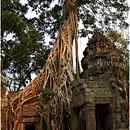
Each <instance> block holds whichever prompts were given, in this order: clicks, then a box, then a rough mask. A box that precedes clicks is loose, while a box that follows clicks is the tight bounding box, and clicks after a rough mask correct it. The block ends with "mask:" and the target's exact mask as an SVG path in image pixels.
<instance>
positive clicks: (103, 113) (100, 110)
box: [95, 104, 111, 130]
mask: <svg viewBox="0 0 130 130" xmlns="http://www.w3.org/2000/svg"><path fill="white" fill-rule="evenodd" d="M109 108H110V107H109V105H108V104H96V109H95V116H96V130H111V124H110V110H109Z"/></svg>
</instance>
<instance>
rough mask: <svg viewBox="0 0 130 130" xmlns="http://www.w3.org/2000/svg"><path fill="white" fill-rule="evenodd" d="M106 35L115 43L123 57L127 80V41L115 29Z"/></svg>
mask: <svg viewBox="0 0 130 130" xmlns="http://www.w3.org/2000/svg"><path fill="white" fill-rule="evenodd" d="M107 37H108V38H109V39H110V40H111V41H112V42H113V43H115V44H116V47H117V51H118V52H119V53H120V54H121V56H122V57H123V68H124V69H125V71H126V72H127V82H128V81H129V49H128V46H129V41H128V39H125V38H123V36H122V35H121V33H118V32H117V31H109V32H108V33H107Z"/></svg>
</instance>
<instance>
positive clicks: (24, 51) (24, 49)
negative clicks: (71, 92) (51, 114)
mask: <svg viewBox="0 0 130 130" xmlns="http://www.w3.org/2000/svg"><path fill="white" fill-rule="evenodd" d="M68 1H69V2H70V1H72V2H73V0H68ZM53 2H55V0H44V1H43V0H27V4H24V5H23V4H21V3H20V1H19V0H2V1H1V16H2V30H1V41H2V50H1V56H2V61H3V68H2V70H3V82H2V85H3V87H7V88H8V89H9V90H10V91H21V90H22V89H23V88H24V87H25V86H26V85H27V83H29V82H30V81H31V80H32V79H31V75H32V74H33V73H35V74H38V73H39V72H40V70H41V69H42V67H43V65H44V64H45V63H46V59H47V57H48V55H49V52H50V47H49V46H47V45H46V44H45V35H48V36H50V38H51V39H53V40H52V42H50V43H51V45H52V44H53V43H54V42H53V41H54V40H55V39H56V34H57V32H58V31H59V27H60V25H61V23H62V22H61V21H62V19H63V17H64V15H63V5H64V1H63V0H58V3H57V4H55V5H54V6H53V7H52V3H53ZM29 7H32V10H33V11H35V12H36V13H37V15H38V17H34V18H30V19H28V18H26V14H27V12H28V10H29ZM69 9H73V10H76V11H77V15H78V21H79V20H82V22H83V24H84V29H81V30H78V35H79V36H81V37H85V36H86V35H89V34H92V33H94V32H97V31H100V32H101V31H102V32H106V31H108V30H111V29H114V28H116V27H119V28H122V29H123V28H127V27H128V23H127V22H126V19H127V17H128V15H127V13H128V11H129V7H128V3H127V0H118V1H115V0H111V1H107V0H103V1H99V0H94V1H91V0H76V1H75V2H74V6H72V5H71V7H69ZM68 12H69V10H68ZM68 12H66V16H65V17H66V18H67V17H68V15H67V14H68ZM10 36H11V37H10ZM7 37H8V38H7ZM9 37H10V38H9ZM120 51H122V48H120Z"/></svg>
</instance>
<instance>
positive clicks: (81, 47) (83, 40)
mask: <svg viewBox="0 0 130 130" xmlns="http://www.w3.org/2000/svg"><path fill="white" fill-rule="evenodd" d="M20 1H21V3H22V4H26V3H27V0H20ZM57 1H58V0H56V2H57ZM127 1H128V5H129V7H130V0H127ZM54 5H55V3H52V7H53V6H54ZM35 16H37V14H36V13H35V12H33V11H32V9H31V8H29V11H28V13H27V14H26V17H27V18H33V17H35ZM128 22H129V23H130V12H129V16H128ZM78 28H79V29H82V28H84V27H83V25H82V22H81V21H80V23H79V25H78ZM129 32H130V28H129ZM45 41H46V44H49V41H50V38H49V37H48V36H46V37H45ZM87 43H88V38H87V37H86V38H78V54H79V63H80V70H81V71H82V67H81V60H82V58H83V51H84V50H85V48H86V47H87ZM129 46H130V45H129ZM129 48H130V47H129ZM72 50H73V61H74V70H75V66H76V65H75V45H74V44H73V48H72ZM35 76H36V75H35V74H33V75H32V79H33V78H35Z"/></svg>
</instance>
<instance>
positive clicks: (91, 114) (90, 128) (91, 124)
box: [85, 104, 96, 130]
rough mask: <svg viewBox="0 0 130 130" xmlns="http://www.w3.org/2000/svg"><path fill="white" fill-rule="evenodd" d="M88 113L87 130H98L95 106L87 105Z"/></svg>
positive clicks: (86, 110)
mask: <svg viewBox="0 0 130 130" xmlns="http://www.w3.org/2000/svg"><path fill="white" fill-rule="evenodd" d="M85 112H86V130H96V115H95V104H87V105H86V106H85Z"/></svg>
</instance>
